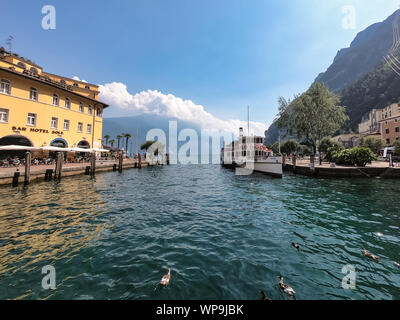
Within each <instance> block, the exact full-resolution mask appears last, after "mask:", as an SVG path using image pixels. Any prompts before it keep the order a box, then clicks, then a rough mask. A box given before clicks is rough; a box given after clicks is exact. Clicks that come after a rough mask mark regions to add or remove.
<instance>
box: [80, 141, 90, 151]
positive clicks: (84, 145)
mask: <svg viewBox="0 0 400 320" xmlns="http://www.w3.org/2000/svg"><path fill="white" fill-rule="evenodd" d="M78 148H82V149H90V144H89V142H87V141H86V140H82V141H80V142H79V143H78Z"/></svg>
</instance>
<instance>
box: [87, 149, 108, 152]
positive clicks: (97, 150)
mask: <svg viewBox="0 0 400 320" xmlns="http://www.w3.org/2000/svg"><path fill="white" fill-rule="evenodd" d="M90 150H91V151H94V152H110V150H106V149H97V148H93V149H90Z"/></svg>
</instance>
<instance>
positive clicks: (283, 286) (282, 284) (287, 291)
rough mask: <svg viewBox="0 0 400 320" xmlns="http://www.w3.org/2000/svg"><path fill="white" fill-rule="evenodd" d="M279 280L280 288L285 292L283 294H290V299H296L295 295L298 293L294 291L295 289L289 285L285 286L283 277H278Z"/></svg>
mask: <svg viewBox="0 0 400 320" xmlns="http://www.w3.org/2000/svg"><path fill="white" fill-rule="evenodd" d="M278 278H279V280H280V281H279V286H280V287H281V289H282V290H283V292H285V293H286V294H288V295H289V296H290V297H292V298H293V297H294V295H295V294H296V291H294V290H293V288H292V287H291V286H289V285H288V284H285V283H284V282H283V277H282V276H281V275H279V276H278Z"/></svg>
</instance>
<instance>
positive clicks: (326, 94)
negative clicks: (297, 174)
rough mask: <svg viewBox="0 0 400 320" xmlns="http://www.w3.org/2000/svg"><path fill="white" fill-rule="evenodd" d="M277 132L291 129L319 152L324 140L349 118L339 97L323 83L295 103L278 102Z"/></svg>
mask: <svg viewBox="0 0 400 320" xmlns="http://www.w3.org/2000/svg"><path fill="white" fill-rule="evenodd" d="M278 102H279V115H278V116H279V118H278V119H277V125H278V128H288V130H289V133H293V132H295V133H296V134H297V136H298V137H299V138H303V139H305V140H306V141H307V142H308V143H309V144H310V145H311V146H312V147H313V149H314V152H315V151H316V146H317V145H318V142H319V141H321V139H322V138H324V137H327V136H331V135H333V134H334V133H335V132H336V131H337V130H339V129H340V127H341V126H342V125H343V123H344V122H345V121H347V120H348V119H349V118H348V116H347V115H346V111H345V108H344V107H341V106H339V103H340V97H339V96H338V95H336V94H334V93H333V92H331V91H330V90H329V88H328V87H327V86H325V85H324V84H322V83H319V82H316V83H314V84H313V85H312V86H311V87H310V89H308V91H307V92H305V93H303V94H301V95H297V96H295V98H294V100H293V101H290V100H286V99H284V98H282V97H281V98H279V101H278Z"/></svg>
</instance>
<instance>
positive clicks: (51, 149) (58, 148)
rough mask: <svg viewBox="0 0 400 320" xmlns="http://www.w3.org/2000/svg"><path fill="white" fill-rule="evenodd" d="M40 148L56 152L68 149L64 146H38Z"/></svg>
mask: <svg viewBox="0 0 400 320" xmlns="http://www.w3.org/2000/svg"><path fill="white" fill-rule="evenodd" d="M40 149H41V150H45V151H54V152H57V151H60V152H67V151H68V149H66V148H60V147H51V146H50V147H42V148H40Z"/></svg>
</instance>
